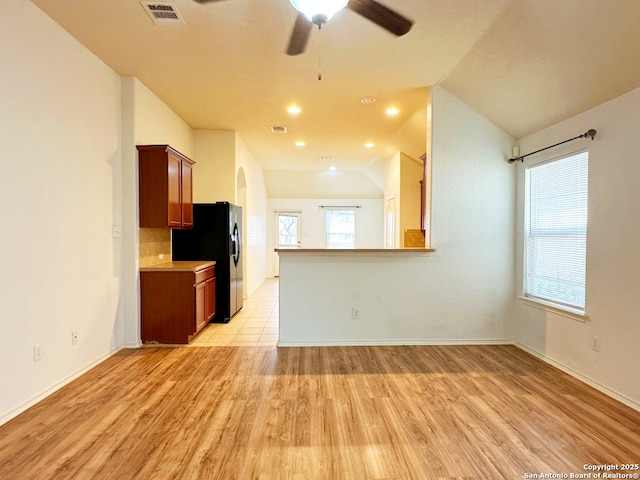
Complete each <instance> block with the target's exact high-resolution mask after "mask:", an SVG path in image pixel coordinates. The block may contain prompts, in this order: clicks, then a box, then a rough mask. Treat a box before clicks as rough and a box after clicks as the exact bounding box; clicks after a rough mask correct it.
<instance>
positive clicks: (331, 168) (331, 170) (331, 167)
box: [329, 165, 337, 172]
mask: <svg viewBox="0 0 640 480" xmlns="http://www.w3.org/2000/svg"><path fill="white" fill-rule="evenodd" d="M336 170H337V168H336V167H334V166H333V165H331V166H330V167H329V171H330V172H335V171H336Z"/></svg>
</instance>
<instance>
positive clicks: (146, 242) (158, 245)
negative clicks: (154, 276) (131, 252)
mask: <svg viewBox="0 0 640 480" xmlns="http://www.w3.org/2000/svg"><path fill="white" fill-rule="evenodd" d="M160 255H163V258H162V259H161V258H160ZM138 259H139V265H140V266H141V267H148V266H149V265H155V264H157V263H164V262H170V261H171V230H170V229H168V228H141V229H140V250H139V252H138Z"/></svg>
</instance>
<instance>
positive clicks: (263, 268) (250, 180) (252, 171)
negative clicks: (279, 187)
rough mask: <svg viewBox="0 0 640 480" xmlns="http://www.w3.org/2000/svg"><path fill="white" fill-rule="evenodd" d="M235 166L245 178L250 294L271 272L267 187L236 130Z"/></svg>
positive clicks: (247, 264) (245, 248)
mask: <svg viewBox="0 0 640 480" xmlns="http://www.w3.org/2000/svg"><path fill="white" fill-rule="evenodd" d="M236 168H237V169H238V170H240V169H242V174H243V175H244V178H245V181H246V187H245V192H244V193H245V194H244V195H238V197H244V202H243V204H242V209H243V212H242V213H243V223H244V225H243V226H244V252H245V253H244V260H245V262H244V267H245V278H244V286H245V293H246V294H247V295H251V294H252V293H253V292H254V291H255V290H256V289H257V288H258V287H259V286H260V285H261V284H262V282H263V281H264V279H265V278H266V277H268V276H270V274H269V273H268V270H267V258H268V257H271V255H269V254H268V253H267V243H268V242H267V222H268V218H269V217H268V207H267V188H266V186H265V182H264V176H263V173H262V167H261V166H260V165H259V164H258V162H257V161H256V159H255V158H254V157H253V154H252V153H251V152H250V151H249V149H248V148H247V146H246V144H245V143H244V141H243V140H242V139H241V138H240V136H239V135H237V134H236Z"/></svg>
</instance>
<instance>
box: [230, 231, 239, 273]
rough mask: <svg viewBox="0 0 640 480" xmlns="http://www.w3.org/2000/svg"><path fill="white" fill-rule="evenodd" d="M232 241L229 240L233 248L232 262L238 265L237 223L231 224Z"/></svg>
mask: <svg viewBox="0 0 640 480" xmlns="http://www.w3.org/2000/svg"><path fill="white" fill-rule="evenodd" d="M232 238H233V241H232V242H231V244H232V248H233V252H232V254H233V263H234V264H235V265H236V267H237V266H238V261H239V260H240V232H239V231H238V224H237V223H236V224H235V225H234V226H233V237H232Z"/></svg>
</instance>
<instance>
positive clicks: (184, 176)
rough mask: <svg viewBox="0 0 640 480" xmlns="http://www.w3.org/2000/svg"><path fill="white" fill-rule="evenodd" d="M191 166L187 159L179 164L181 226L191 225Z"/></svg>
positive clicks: (187, 226) (189, 226)
mask: <svg viewBox="0 0 640 480" xmlns="http://www.w3.org/2000/svg"><path fill="white" fill-rule="evenodd" d="M192 172H193V171H192V167H191V164H190V163H188V162H187V161H184V160H183V161H182V164H181V183H182V189H181V190H182V227H185V228H191V227H193V186H192V185H193V177H192Z"/></svg>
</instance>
